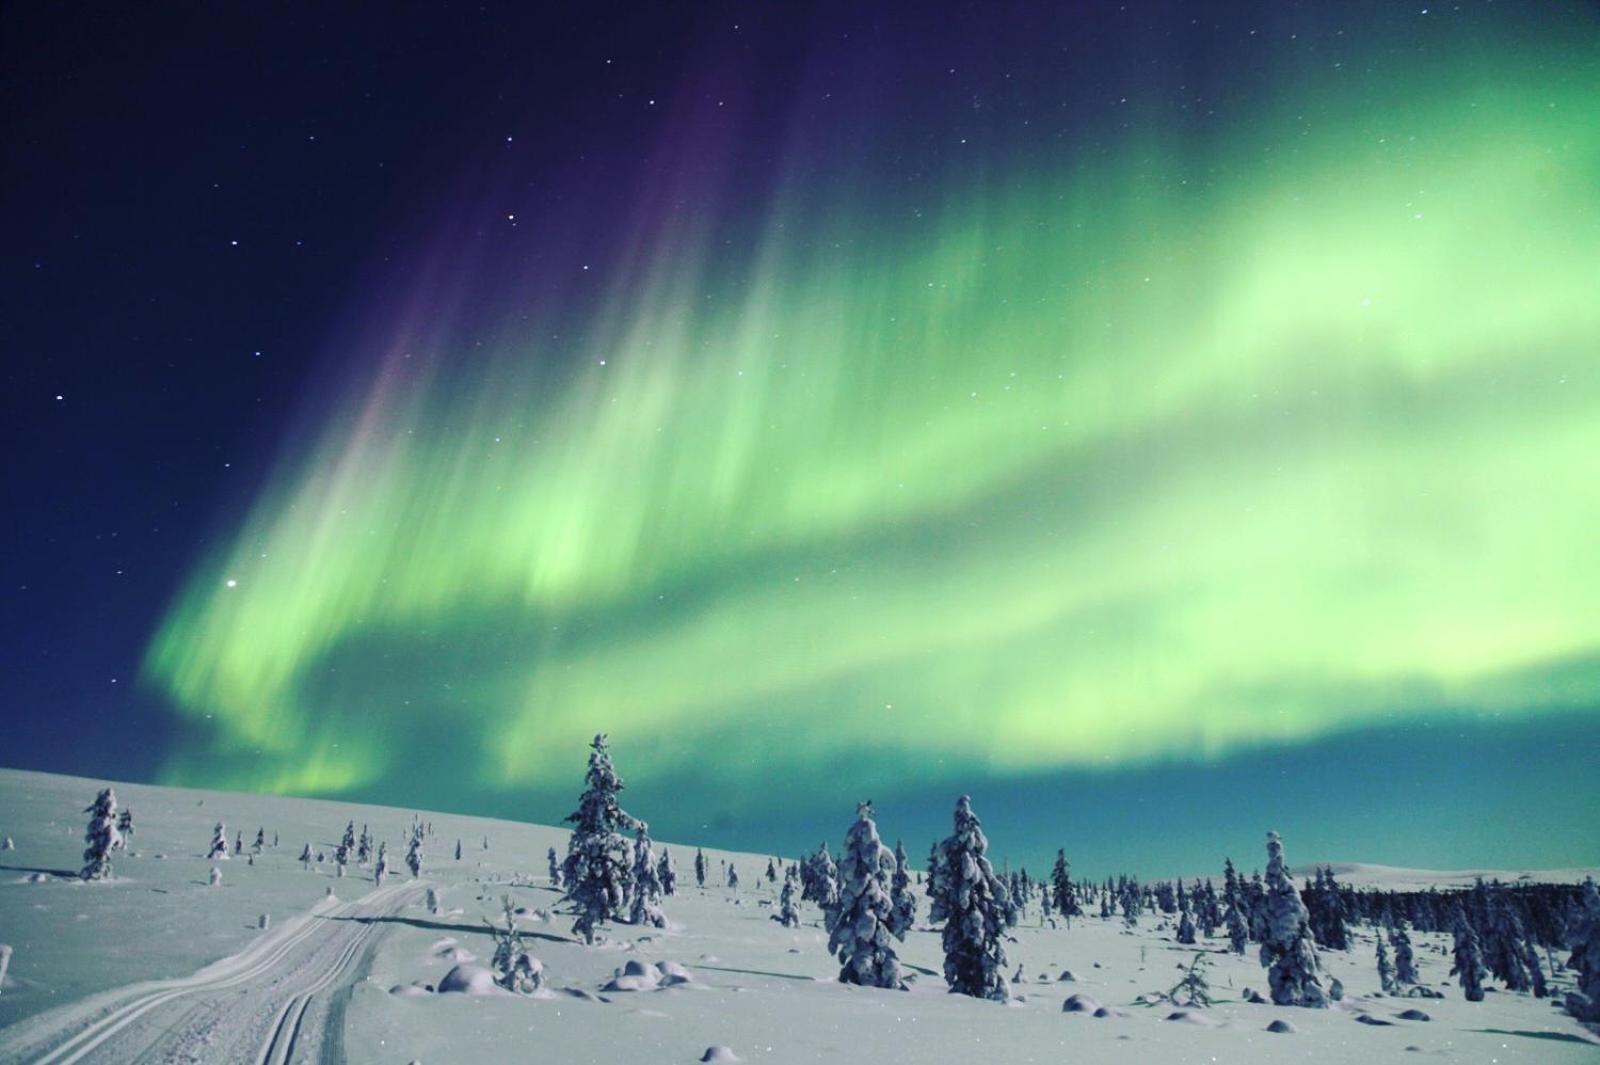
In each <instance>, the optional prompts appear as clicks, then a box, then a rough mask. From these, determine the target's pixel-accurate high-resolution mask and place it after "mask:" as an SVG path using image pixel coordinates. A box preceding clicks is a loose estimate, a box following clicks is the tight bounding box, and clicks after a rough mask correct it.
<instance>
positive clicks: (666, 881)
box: [656, 847, 678, 896]
mask: <svg viewBox="0 0 1600 1065" xmlns="http://www.w3.org/2000/svg"><path fill="white" fill-rule="evenodd" d="M656 877H657V879H659V880H660V881H661V894H663V895H668V896H671V895H676V894H677V893H678V867H677V866H676V865H674V864H673V863H672V851H671V850H669V849H667V848H666V847H662V848H661V861H660V862H659V863H657V865H656Z"/></svg>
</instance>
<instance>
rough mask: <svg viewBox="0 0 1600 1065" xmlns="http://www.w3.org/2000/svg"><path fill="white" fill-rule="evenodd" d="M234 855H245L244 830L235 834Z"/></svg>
mask: <svg viewBox="0 0 1600 1065" xmlns="http://www.w3.org/2000/svg"><path fill="white" fill-rule="evenodd" d="M233 853H234V854H243V853H244V831H243V830H242V829H241V830H240V831H238V832H235V833H234V834H233Z"/></svg>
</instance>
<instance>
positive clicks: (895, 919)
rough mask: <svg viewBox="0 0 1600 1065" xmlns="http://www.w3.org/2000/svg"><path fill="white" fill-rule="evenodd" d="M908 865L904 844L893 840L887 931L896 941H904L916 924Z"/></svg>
mask: <svg viewBox="0 0 1600 1065" xmlns="http://www.w3.org/2000/svg"><path fill="white" fill-rule="evenodd" d="M909 864H910V863H909V862H908V861H907V859H906V847H905V844H904V843H902V842H901V841H900V840H895V841H894V879H893V881H891V883H890V888H889V905H890V910H889V931H890V932H892V933H893V934H894V937H895V938H896V939H904V938H905V937H906V933H907V932H909V931H911V926H912V925H914V924H916V922H917V893H916V892H915V891H913V890H912V888H911V870H910V868H909Z"/></svg>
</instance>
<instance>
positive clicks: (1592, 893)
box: [1566, 879, 1600, 1021]
mask: <svg viewBox="0 0 1600 1065" xmlns="http://www.w3.org/2000/svg"><path fill="white" fill-rule="evenodd" d="M1567 945H1568V946H1570V947H1571V948H1572V955H1571V956H1570V957H1569V958H1568V959H1567V968H1568V969H1572V970H1574V971H1576V972H1577V974H1578V986H1577V989H1576V990H1573V991H1569V992H1567V999H1566V1006H1567V1012H1568V1013H1570V1014H1572V1016H1574V1017H1576V1018H1578V1019H1579V1020H1580V1021H1600V891H1596V890H1595V886H1594V880H1593V879H1589V880H1585V881H1584V882H1583V890H1582V891H1581V892H1580V893H1579V895H1578V902H1577V905H1576V906H1575V907H1574V909H1573V912H1572V914H1571V917H1570V919H1569V921H1568V923H1567Z"/></svg>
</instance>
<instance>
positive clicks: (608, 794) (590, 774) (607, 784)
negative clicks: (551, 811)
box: [561, 734, 637, 945]
mask: <svg viewBox="0 0 1600 1065" xmlns="http://www.w3.org/2000/svg"><path fill="white" fill-rule="evenodd" d="M584 783H585V784H586V787H585V789H584V792H583V795H582V796H581V797H580V798H579V799H578V808H577V809H576V810H574V811H573V812H572V813H570V814H568V815H567V820H568V821H570V822H572V824H573V826H574V827H573V829H572V836H571V838H570V839H569V840H568V842H567V860H566V861H565V862H564V863H562V866H561V879H562V882H563V883H564V885H565V891H566V896H565V898H566V901H567V902H570V903H572V904H573V906H574V907H576V909H577V914H578V920H577V922H576V923H574V924H573V926H572V930H573V931H574V932H576V933H577V934H578V935H580V936H582V937H583V941H584V942H585V943H588V944H590V945H593V943H594V936H595V927H596V926H597V925H599V924H601V923H603V922H605V921H612V920H618V919H620V918H621V917H622V907H623V903H624V901H625V900H626V898H627V892H628V881H629V876H630V873H629V866H630V865H631V864H632V863H631V859H632V857H633V853H632V852H633V846H632V844H631V843H630V842H629V841H628V839H627V837H626V836H624V835H623V834H622V833H623V831H625V830H628V829H632V828H633V827H634V826H635V825H636V824H637V822H636V821H635V820H634V819H633V818H632V817H631V816H629V814H628V813H627V812H626V811H625V810H623V809H622V807H621V806H619V805H618V804H617V793H618V792H620V791H621V790H622V788H623V784H622V778H621V777H619V776H617V771H616V769H614V768H613V767H612V765H611V751H610V749H609V748H608V747H607V746H606V738H605V735H604V734H601V735H598V736H596V737H595V738H594V742H593V743H591V744H590V745H589V769H588V771H587V772H586V773H585V774H584Z"/></svg>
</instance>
